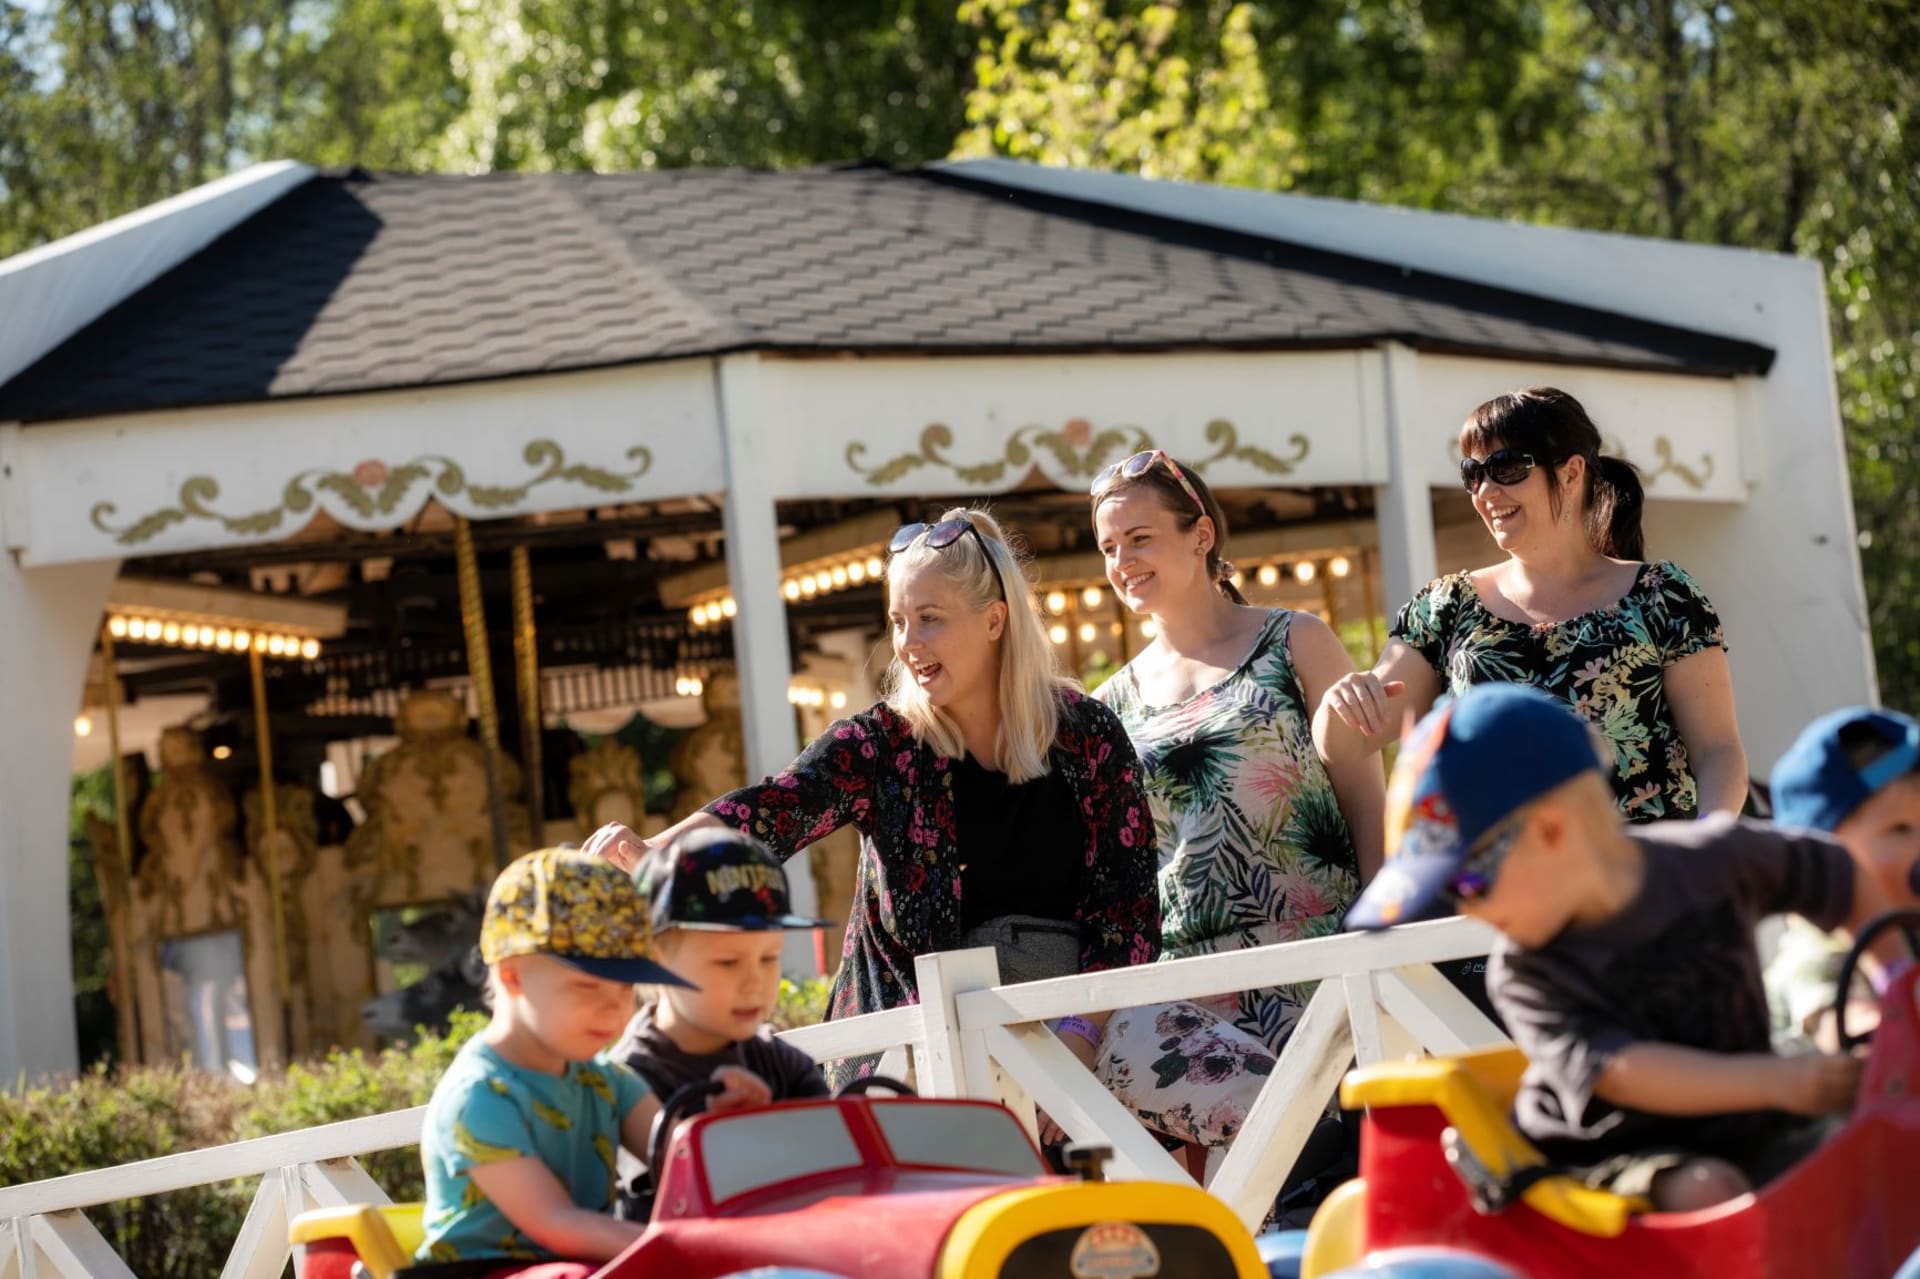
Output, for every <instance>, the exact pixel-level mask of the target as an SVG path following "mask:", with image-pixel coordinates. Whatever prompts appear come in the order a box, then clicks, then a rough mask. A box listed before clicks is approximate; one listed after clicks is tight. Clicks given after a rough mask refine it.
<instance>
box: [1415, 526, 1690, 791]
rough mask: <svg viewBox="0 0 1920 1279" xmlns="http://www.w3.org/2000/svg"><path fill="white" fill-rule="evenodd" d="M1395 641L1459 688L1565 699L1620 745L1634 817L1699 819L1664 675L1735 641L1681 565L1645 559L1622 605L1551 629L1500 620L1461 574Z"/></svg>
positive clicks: (1616, 760)
mask: <svg viewBox="0 0 1920 1279" xmlns="http://www.w3.org/2000/svg"><path fill="white" fill-rule="evenodd" d="M1393 636H1394V638H1395V639H1398V640H1400V641H1401V642H1403V643H1405V644H1406V645H1408V646H1409V647H1411V648H1414V649H1417V650H1419V652H1420V655H1421V656H1423V657H1425V658H1426V659H1427V661H1428V663H1429V664H1430V665H1432V667H1433V669H1434V672H1435V673H1436V674H1437V675H1439V677H1440V682H1441V684H1442V685H1443V686H1444V687H1445V688H1446V690H1447V691H1448V692H1449V693H1456V694H1457V693H1461V692H1464V691H1465V690H1466V689H1468V688H1470V687H1472V686H1473V685H1475V684H1492V683H1508V684H1531V685H1532V686H1533V687H1535V688H1538V689H1540V690H1542V691H1544V692H1547V693H1551V694H1553V695H1554V696H1555V697H1562V698H1565V699H1566V701H1567V704H1568V705H1570V706H1572V707H1573V709H1574V710H1575V711H1577V712H1579V714H1580V715H1581V717H1582V718H1584V719H1585V720H1586V721H1587V722H1588V723H1590V724H1592V725H1594V726H1595V727H1596V728H1598V729H1599V730H1600V732H1601V733H1602V735H1604V736H1605V737H1606V739H1607V741H1608V742H1609V743H1611V745H1612V747H1613V779H1612V780H1613V796H1614V800H1615V802H1616V803H1618V804H1619V806H1620V811H1621V812H1622V813H1623V814H1624V815H1625V816H1626V819H1627V820H1628V821H1630V822H1651V821H1659V820H1661V819H1665V818H1690V817H1693V816H1696V815H1697V814H1698V812H1699V808H1700V797H1699V790H1698V787H1697V786H1696V784H1695V781H1694V776H1693V770H1692V768H1691V767H1690V766H1689V764H1688V761H1687V744H1686V742H1685V740H1684V739H1682V738H1681V736H1680V729H1679V727H1678V726H1677V725H1676V724H1675V723H1674V721H1673V709H1672V707H1671V706H1670V705H1669V704H1668V702H1667V691H1666V685H1665V682H1664V676H1665V675H1666V669H1667V667H1669V666H1671V665H1673V664H1674V663H1675V662H1678V661H1680V660H1681V659H1682V658H1685V657H1691V656H1692V655H1693V654H1695V653H1699V652H1703V651H1705V650H1706V649H1710V648H1719V649H1724V648H1726V646H1727V643H1726V637H1725V635H1724V634H1723V633H1722V631H1721V628H1720V618H1719V615H1718V614H1716V613H1715V612H1714V609H1713V605H1712V604H1711V603H1710V602H1709V601H1708V599H1707V597H1706V595H1705V594H1704V593H1703V592H1702V591H1701V590H1700V588H1699V587H1698V586H1697V585H1695V584H1694V581H1693V579H1692V578H1690V577H1688V576H1687V575H1686V573H1685V572H1684V571H1682V570H1681V569H1680V567H1679V566H1678V565H1675V564H1671V563H1668V562H1667V561H1665V560H1661V561H1657V562H1651V563H1646V564H1642V565H1641V566H1640V571H1639V572H1638V574H1636V575H1635V577H1634V581H1633V586H1632V587H1631V588H1630V589H1629V590H1628V591H1627V593H1626V594H1625V595H1623V596H1622V597H1621V598H1620V599H1619V600H1617V601H1616V602H1615V603H1613V604H1610V605H1608V606H1607V607H1605V608H1598V609H1594V610H1593V611H1591V612H1588V613H1582V614H1580V615H1579V616H1578V617H1570V618H1568V619H1566V620H1565V621H1561V622H1552V623H1548V624H1545V625H1540V626H1530V625H1527V624H1526V623H1522V622H1513V621H1509V620H1507V619H1506V618H1504V617H1496V616H1494V615H1493V614H1492V613H1490V612H1488V611H1487V607H1486V605H1485V604H1483V603H1481V601H1480V592H1479V591H1478V590H1477V589H1475V587H1474V584H1473V578H1472V577H1471V576H1470V575H1468V574H1466V573H1450V574H1448V575H1447V576H1445V577H1442V578H1438V579H1436V580H1435V581H1432V582H1429V583H1428V584H1427V585H1426V586H1425V587H1424V588H1422V589H1421V591H1420V593H1419V594H1418V595H1416V596H1414V597H1413V599H1411V600H1409V601H1408V602H1407V606H1406V607H1405V608H1403V609H1401V610H1400V615H1399V616H1398V617H1397V618H1395V619H1394V623H1393Z"/></svg>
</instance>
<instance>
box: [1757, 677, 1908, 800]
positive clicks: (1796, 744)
mask: <svg viewBox="0 0 1920 1279" xmlns="http://www.w3.org/2000/svg"><path fill="white" fill-rule="evenodd" d="M1856 724H1858V725H1860V726H1861V727H1862V728H1864V729H1866V730H1867V731H1869V732H1871V733H1874V734H1876V735H1877V736H1879V737H1881V738H1882V739H1884V740H1885V741H1886V743H1887V746H1888V748H1889V749H1888V750H1887V752H1886V754H1884V755H1882V756H1880V758H1878V759H1876V760H1874V761H1873V762H1872V763H1870V764H1868V765H1866V766H1865V767H1864V768H1855V767H1854V766H1853V764H1852V763H1851V762H1849V761H1848V759H1847V749H1846V745H1845V743H1844V742H1843V741H1842V740H1841V735H1842V734H1843V733H1845V732H1846V730H1847V729H1849V728H1852V727H1853V726H1854V725H1856ZM1917 764H1920V723H1916V722H1914V720H1913V719H1912V718H1911V717H1910V716H1906V715H1902V714H1900V713H1899V712H1898V711H1877V710H1874V709H1873V708H1872V707H1871V706H1852V707H1848V708H1847V709H1846V710H1843V711H1834V712H1833V713H1832V714H1831V715H1822V716H1821V717H1820V718H1819V719H1816V720H1815V721H1813V723H1811V724H1809V725H1807V726H1806V727H1805V728H1804V729H1802V730H1801V731H1800V736H1798V737H1796V738H1794V741H1793V745H1791V746H1789V747H1788V748H1787V753H1786V754H1785V755H1782V756H1781V757H1780V762H1779V763H1778V764H1775V765H1774V766H1773V781H1772V786H1771V791H1772V795H1773V820H1774V821H1776V822H1779V823H1780V824H1781V825H1783V826H1805V827H1807V828H1809V829H1812V830H1821V831H1832V830H1834V829H1836V828H1837V827H1838V826H1839V825H1840V823H1841V822H1843V821H1845V820H1846V819H1847V817H1848V815H1849V814H1851V813H1852V812H1853V810H1854V809H1856V808H1858V807H1860V805H1862V804H1864V803H1866V802H1867V800H1869V799H1870V798H1872V797H1873V794H1874V792H1876V791H1878V790H1880V789H1881V788H1883V787H1885V786H1886V785H1887V784H1888V783H1890V782H1892V781H1893V780H1894V779H1895V778H1896V777H1899V776H1901V775H1902V774H1905V773H1910V772H1912V771H1914V768H1915V766H1916V765H1917Z"/></svg>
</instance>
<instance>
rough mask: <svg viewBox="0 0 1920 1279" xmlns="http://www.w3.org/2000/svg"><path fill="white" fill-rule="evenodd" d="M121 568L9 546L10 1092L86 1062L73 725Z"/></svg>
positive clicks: (5, 586)
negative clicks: (25, 562) (76, 971)
mask: <svg viewBox="0 0 1920 1279" xmlns="http://www.w3.org/2000/svg"><path fill="white" fill-rule="evenodd" d="M118 569H119V565H118V563H117V562H113V561H107V562H98V563H91V564H73V565H65V566H61V567H58V568H35V569H23V568H21V567H20V565H19V564H18V563H17V562H16V561H15V559H14V557H13V555H12V553H11V552H8V551H5V550H0V619H4V623H5V624H4V625H0V723H4V725H5V731H4V732H0V1088H11V1087H13V1086H14V1085H15V1083H16V1082H17V1081H18V1080H19V1079H20V1077H21V1076H22V1075H25V1076H26V1078H27V1079H28V1080H29V1081H31V1080H34V1079H37V1078H40V1077H41V1076H44V1075H49V1074H65V1073H71V1072H72V1071H73V1070H74V1069H75V1068H76V1066H77V1065H78V1046H77V1044H76V1041H75V1031H74V1021H73V966H72V962H71V958H70V951H69V945H70V942H69V930H68V914H69V910H70V907H69V905H68V902H67V821H68V815H67V810H68V803H69V795H70V793H71V790H72V780H71V775H72V758H73V756H72V751H73V719H74V716H75V715H77V714H78V713H79V711H80V697H81V692H82V689H83V688H84V687H85V684H86V674H87V662H88V659H89V658H90V657H91V655H92V652H93V640H94V636H95V634H96V633H97V631H98V629H99V626H100V617H101V613H102V610H104V609H105V607H106V603H107V592H108V590H109V588H110V587H111V586H112V584H113V578H114V574H115V573H116V572H117V571H118Z"/></svg>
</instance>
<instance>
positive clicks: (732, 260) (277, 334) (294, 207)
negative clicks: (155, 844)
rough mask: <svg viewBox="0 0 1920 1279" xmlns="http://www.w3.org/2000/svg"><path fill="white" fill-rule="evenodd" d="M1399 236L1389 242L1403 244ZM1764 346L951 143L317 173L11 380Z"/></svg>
mask: <svg viewBox="0 0 1920 1279" xmlns="http://www.w3.org/2000/svg"><path fill="white" fill-rule="evenodd" d="M1389 248H1390V246H1385V245H1383V246H1382V252H1383V256H1385V255H1386V253H1387V250H1388V249H1389ZM1388 340H1392V341H1398V342H1404V343H1407V344H1408V345H1411V346H1413V347H1415V348H1418V349H1420V350H1425V351H1434V352H1448V353H1460V354H1473V355H1483V356H1495V357H1507V358H1520V359H1527V360H1545V361H1553V362H1562V363H1573V364H1582V365H1600V366H1608V367H1619V368H1632V369H1643V370H1653V371H1661V372H1672V373H1692V374H1703V375H1711V376H1732V375H1738V374H1748V373H1764V372H1765V371H1766V369H1767V367H1768V366H1769V364H1770V363H1771V361H1772V358H1773V353H1772V352H1771V351H1770V350H1768V349H1767V348H1765V347H1762V346H1757V345H1755V344H1753V343H1750V342H1744V341H1738V340H1734V339H1730V338H1725V337H1718V336H1714V335H1711V334H1705V333H1700V332H1696V331H1692V330H1686V329H1679V328H1674V327H1671V326H1668V325H1662V324H1657V323H1653V322H1650V321H1647V320H1643V319H1638V318H1634V317H1630V316H1625V315H1620V314H1617V313H1613V312H1607V311H1601V310H1596V309H1593V308H1589V307H1582V306H1576V305H1572V304H1569V303H1565V302H1561V301H1557V300H1554V299H1551V298H1544V297H1538V296H1532V295H1528V294H1524V293H1518V292H1514V291H1511V290H1505V289H1500V288H1493V287H1488V286H1486V285H1484V284H1478V283H1472V282H1468V281H1463V280H1459V279H1454V278H1449V277H1446V276H1440V275H1434V274H1431V273H1425V272H1419V271H1411V270H1407V269H1405V268H1403V267H1400V266H1397V265H1393V264H1391V263H1388V262H1382V261H1373V260H1369V259H1366V258H1363V257H1356V256H1350V255H1344V254H1337V253H1329V252H1325V251H1321V250H1315V249H1308V248H1303V247H1301V246H1299V245H1294V244H1289V243H1286V242H1284V241H1281V240H1276V239H1272V238H1269V237H1264V236H1259V235H1253V234H1248V233H1246V232H1242V231H1234V230H1226V229H1221V228H1219V227H1217V226H1211V225H1206V224H1202V223H1199V222H1192V221H1186V220H1182V219H1179V218H1173V217H1167V216H1162V215H1156V214H1150V213H1143V212H1138V211H1129V210H1125V209H1118V208H1114V207H1111V206H1108V205H1102V204H1096V203H1092V202H1089V201H1083V200H1077V199H1072V198H1067V197H1064V196H1061V195H1058V194H1046V193H1039V192H1034V191H1030V190H1023V189H1020V188H1018V187H1015V186H1013V185H1009V184H1004V183H1000V182H996V181H994V180H993V179H992V178H991V177H989V176H980V175H973V174H969V173H967V172H966V171H965V170H956V169H942V170H934V169H919V170H911V171H895V170H891V169H887V168H883V167H878V166H872V165H862V166H856V167H851V168H837V169H811V170H797V171H786V172H762V171H746V170H737V169H704V170H703V169H690V170H677V171H663V172H648V173H629V174H587V173H578V174H491V175H485V176H452V175H389V174H377V175H370V174H367V173H364V172H360V171H354V172H350V173H343V174H330V175H318V176H315V177H314V178H312V179H310V180H309V181H307V182H305V183H304V184H302V185H300V186H298V187H296V188H294V189H293V190H291V191H290V192H288V193H287V194H285V195H283V196H281V197H280V198H279V199H278V200H276V201H274V202H273V203H272V204H270V205H268V206H267V207H266V208H264V209H262V210H261V211H259V212H258V213H255V214H254V215H253V216H251V217H249V218H247V219H245V220H244V221H242V222H241V223H239V224H238V225H237V226H235V227H234V228H233V229H232V230H230V231H229V232H227V233H226V234H225V235H223V236H221V237H220V238H219V239H217V240H215V241H214V242H213V243H211V244H210V245H208V246H207V247H206V248H205V249H203V250H202V251H200V252H199V253H197V254H195V255H194V256H192V257H190V258H188V259H187V260H186V261H185V262H183V263H181V264H180V265H179V266H178V267H176V268H174V269H173V270H171V271H169V272H167V273H166V274H164V275H162V276H160V277H159V278H158V279H157V280H155V281H154V282H153V283H152V284H151V285H149V286H147V287H146V288H144V289H142V290H140V291H139V292H137V293H135V294H134V295H133V296H132V297H130V298H128V299H127V300H126V301H124V302H123V303H121V304H120V305H118V306H116V307H114V308H112V309H111V310H109V311H107V312H106V313H105V314H104V315H102V316H101V317H100V318H99V319H98V320H96V321H95V322H93V323H92V324H90V325H89V326H87V327H86V328H84V329H82V330H81V331H79V332H78V333H76V334H75V335H74V336H72V337H71V338H69V339H68V340H67V341H66V342H64V343H63V344H61V345H60V346H58V347H56V348H55V349H54V350H53V351H51V352H50V353H49V354H47V355H46V356H45V357H44V358H42V359H41V360H40V361H39V362H38V363H36V364H35V365H33V366H32V367H31V368H29V369H27V370H26V371H24V372H22V373H21V374H20V375H19V376H18V377H16V378H14V379H12V380H11V381H10V382H8V383H7V384H6V385H5V386H3V387H0V421H4V420H20V421H27V422H33V421H46V420H53V419H62V418H76V417H89V416H96V415H100V414H106V413H120V412H137V411H142V410H152V409H162V408H177V407H187V406H193V405H210V404H232V403H246V402H254V401H262V400H273V399H280V398H285V397H295V396H312V395H331V394H339V393H346V392H356V391H373V390H391V389H400V388H406V387H417V386H429V385H440V384H450V383H459V382H472V381H480V380H485V379H490V378H502V377H521V376H527V375H532V374H538V373H546V372H558V371H562V370H577V369H589V368H600V367H607V366H614V365H623V364H637V363H645V362H649V361H657V360H669V359H676V358H683V357H689V356H710V355H717V354H722V353H727V352H735V351H747V350H762V351H790V352H821V353H826V352H835V353H908V352H911V353H921V354H961V353H966V354H1037V353H1065V352H1101V351H1112V352H1120V351H1166V350H1234V349H1238V350H1248V349H1253V350H1297V349H1315V348H1321V349H1325V348H1353V347H1364V346H1372V345H1376V344H1378V343H1381V342H1384V341H1388Z"/></svg>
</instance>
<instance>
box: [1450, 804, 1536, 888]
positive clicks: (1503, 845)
mask: <svg viewBox="0 0 1920 1279" xmlns="http://www.w3.org/2000/svg"><path fill="white" fill-rule="evenodd" d="M1525 828H1526V822H1525V821H1524V820H1522V819H1521V818H1520V817H1519V816H1515V817H1513V818H1511V819H1509V820H1508V821H1506V822H1504V823H1502V824H1501V825H1499V826H1496V827H1494V829H1493V832H1492V833H1491V834H1490V835H1488V836H1487V837H1486V838H1485V839H1483V840H1481V841H1480V843H1479V844H1478V846H1476V847H1475V848H1474V850H1473V851H1472V852H1470V853H1468V854H1467V856H1466V859H1465V860H1464V861H1462V862H1461V863H1460V869H1459V870H1458V871H1456V872H1455V873H1454V876H1453V878H1452V879H1450V880H1448V881H1447V882H1446V884H1445V885H1444V886H1443V887H1442V888H1441V889H1440V896H1441V898H1442V899H1443V900H1445V901H1446V902H1447V903H1448V904H1449V905H1452V906H1459V905H1460V904H1461V903H1463V902H1475V901H1479V900H1480V899H1481V898H1482V897H1485V896H1486V895H1487V894H1488V893H1489V892H1492V891H1493V885H1494V881H1495V880H1497V879H1499V878H1500V867H1501V866H1502V865H1504V864H1505V862H1506V860H1507V854H1508V853H1511V852H1512V851H1513V846H1514V844H1516V843H1518V842H1519V839H1520V832H1521V831H1522V830H1524V829H1525Z"/></svg>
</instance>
